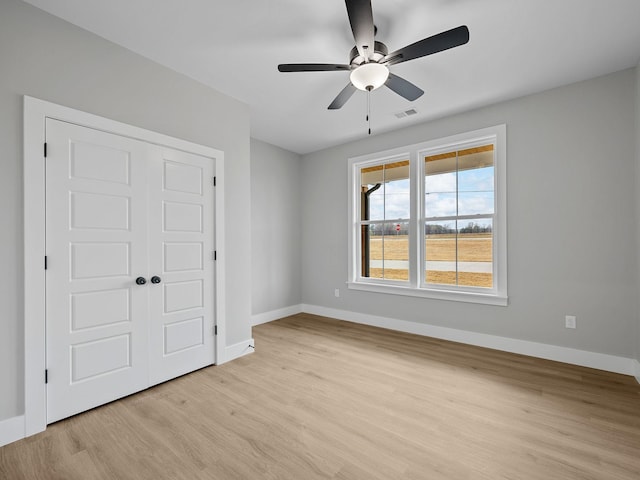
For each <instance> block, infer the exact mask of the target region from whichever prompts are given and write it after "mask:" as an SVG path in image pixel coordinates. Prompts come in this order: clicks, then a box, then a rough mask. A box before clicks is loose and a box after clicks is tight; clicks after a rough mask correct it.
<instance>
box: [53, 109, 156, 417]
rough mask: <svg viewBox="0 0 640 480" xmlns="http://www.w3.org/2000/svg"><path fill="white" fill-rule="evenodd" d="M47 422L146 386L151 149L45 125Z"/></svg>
mask: <svg viewBox="0 0 640 480" xmlns="http://www.w3.org/2000/svg"><path fill="white" fill-rule="evenodd" d="M46 137H47V145H48V156H47V159H46V170H47V171H46V193H47V206H46V209H47V211H46V222H47V225H46V236H47V238H46V245H47V247H46V248H47V256H48V268H47V271H46V304H47V311H46V316H47V318H46V322H47V326H46V334H47V368H48V372H49V383H48V386H47V420H48V422H49V423H51V422H54V421H56V420H59V419H61V418H64V417H67V416H70V415H73V414H75V413H78V412H81V411H84V410H87V409H90V408H93V407H95V406H97V405H100V404H103V403H106V402H109V401H111V400H114V399H117V398H120V397H122V396H125V395H128V394H131V393H133V392H136V391H139V390H142V389H144V388H146V387H147V386H148V376H149V373H148V332H147V328H148V326H147V323H148V322H147V315H148V313H147V312H148V298H149V297H148V286H146V285H137V284H136V277H138V276H141V277H145V278H146V277H147V265H148V261H147V248H146V247H147V244H148V238H147V199H146V195H147V188H146V183H147V180H146V165H147V161H146V158H147V156H148V146H147V145H146V144H145V143H143V142H139V141H135V140H131V139H128V138H124V137H119V136H116V135H111V134H108V133H104V132H100V131H96V130H92V129H89V128H84V127H79V126H76V125H72V124H68V123H64V122H59V121H55V120H47V122H46Z"/></svg>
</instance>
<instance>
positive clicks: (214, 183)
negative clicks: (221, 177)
mask: <svg viewBox="0 0 640 480" xmlns="http://www.w3.org/2000/svg"><path fill="white" fill-rule="evenodd" d="M213 186H214V187H215V186H216V177H213Z"/></svg>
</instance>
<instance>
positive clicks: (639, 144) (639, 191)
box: [635, 63, 640, 382]
mask: <svg viewBox="0 0 640 480" xmlns="http://www.w3.org/2000/svg"><path fill="white" fill-rule="evenodd" d="M636 179H637V184H636V202H637V203H636V206H637V210H636V217H635V218H636V225H637V229H636V235H637V241H638V244H637V246H636V251H637V252H640V63H638V66H637V67H636ZM637 268H638V271H637V274H638V282H639V285H638V293H639V295H638V299H639V301H640V258H638V264H637ZM637 321H638V324H637V327H636V338H637V343H636V360H637V361H638V362H640V313H639V314H638V316H637ZM636 369H637V371H636V378H637V379H638V381H639V382H640V363H638V364H637V365H636Z"/></svg>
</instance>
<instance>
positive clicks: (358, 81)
mask: <svg viewBox="0 0 640 480" xmlns="http://www.w3.org/2000/svg"><path fill="white" fill-rule="evenodd" d="M387 78H389V69H388V68H387V67H386V66H385V65H380V64H379V63H375V62H370V63H365V64H363V65H360V66H359V67H357V68H356V69H355V70H354V71H352V72H351V83H352V84H353V86H354V87H356V88H357V89H359V90H375V89H376V88H379V87H381V86H382V85H384V83H385V82H386V81H387Z"/></svg>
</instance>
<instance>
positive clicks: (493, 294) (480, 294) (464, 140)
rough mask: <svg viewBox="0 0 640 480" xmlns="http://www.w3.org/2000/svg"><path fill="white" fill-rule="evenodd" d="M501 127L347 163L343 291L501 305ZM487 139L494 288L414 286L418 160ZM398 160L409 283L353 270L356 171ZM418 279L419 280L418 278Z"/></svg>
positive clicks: (418, 254)
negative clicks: (406, 207)
mask: <svg viewBox="0 0 640 480" xmlns="http://www.w3.org/2000/svg"><path fill="white" fill-rule="evenodd" d="M506 129H507V128H506V125H505V124H502V125H496V126H493V127H488V128H483V129H479V130H474V131H471V132H465V133H460V134H456V135H451V136H448V137H444V138H439V139H434V140H429V141H426V142H421V143H417V144H413V145H409V146H403V147H399V148H395V149H391V150H386V151H382V152H377V153H372V154H367V155H361V156H357V157H352V158H349V160H348V173H347V177H348V188H349V192H348V193H349V201H350V208H349V209H348V223H349V227H348V242H349V243H348V248H349V251H348V280H347V282H346V283H347V287H348V288H349V289H353V290H359V291H368V292H374V293H385V294H393V295H405V296H411V297H422V298H431V299H438V300H448V301H460V302H470V303H480V304H487V305H500V306H506V305H507V304H508V296H507V191H506V190H507V173H506V167H507V165H506V163H507V161H506V158H507V153H506V148H507V142H506ZM487 141H491V142H492V143H494V145H495V150H494V152H495V153H494V155H495V156H494V214H493V217H494V222H493V274H494V288H492V289H485V288H479V287H464V286H463V287H461V286H455V287H453V288H452V286H449V285H437V286H436V285H430V284H420V281H421V280H420V279H421V278H422V276H423V275H422V274H421V273H420V265H421V263H420V262H421V261H422V264H424V258H425V247H424V241H423V236H424V235H423V234H422V233H421V232H422V230H423V229H421V228H420V227H421V225H422V224H423V222H424V221H425V217H424V202H421V201H420V200H421V199H422V198H423V197H424V181H422V179H423V176H422V175H424V166H423V165H422V163H424V162H421V158H422V156H423V155H424V154H425V153H426V152H428V153H429V154H434V153H437V151H451V150H452V149H460V148H461V145H466V144H473V143H478V142H487ZM400 156H403V157H404V158H408V159H409V162H410V163H409V170H410V191H411V209H410V220H409V262H410V265H411V266H413V268H409V281H408V282H404V281H403V282H396V281H390V280H381V279H371V278H365V277H362V276H361V275H360V270H359V268H358V267H359V266H360V265H359V262H358V258H359V257H358V255H359V247H358V243H359V241H358V239H359V233H358V228H359V226H360V221H359V215H358V212H359V211H360V210H359V208H360V185H359V183H360V178H359V176H358V172H359V170H360V169H361V168H364V167H366V166H369V165H377V164H380V163H385V162H387V161H390V160H393V159H397V158H398V157H400ZM423 280H424V279H423Z"/></svg>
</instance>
